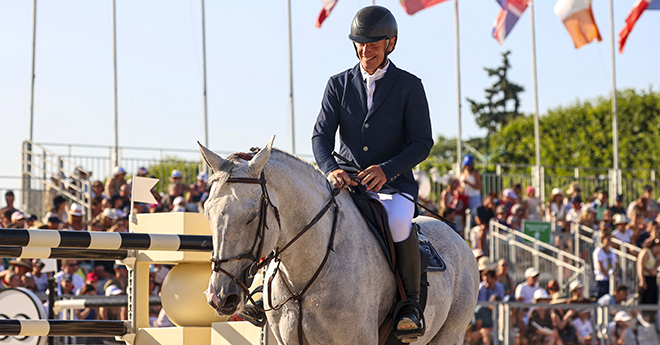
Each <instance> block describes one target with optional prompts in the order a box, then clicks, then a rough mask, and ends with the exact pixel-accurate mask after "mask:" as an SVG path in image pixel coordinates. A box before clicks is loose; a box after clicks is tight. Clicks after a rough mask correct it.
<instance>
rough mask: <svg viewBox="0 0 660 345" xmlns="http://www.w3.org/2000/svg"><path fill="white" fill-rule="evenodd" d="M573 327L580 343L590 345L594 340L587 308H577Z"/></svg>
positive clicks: (589, 313)
mask: <svg viewBox="0 0 660 345" xmlns="http://www.w3.org/2000/svg"><path fill="white" fill-rule="evenodd" d="M577 316H578V317H577V318H576V319H575V320H573V327H575V330H576V331H577V336H578V341H579V344H580V345H591V344H592V343H593V340H594V327H593V325H592V324H591V312H590V310H589V309H588V308H582V309H578V311H577Z"/></svg>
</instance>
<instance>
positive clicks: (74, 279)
mask: <svg viewBox="0 0 660 345" xmlns="http://www.w3.org/2000/svg"><path fill="white" fill-rule="evenodd" d="M79 266H80V265H79V263H78V260H67V259H64V260H62V269H61V270H60V271H59V272H57V273H56V274H55V276H54V278H55V280H56V281H57V284H58V286H60V287H61V286H62V278H63V277H64V276H69V277H71V283H72V287H71V291H73V293H72V294H75V295H79V294H80V290H81V289H82V288H83V286H85V280H84V279H83V278H82V277H81V276H79V275H78V274H76V272H77V271H78V268H79ZM62 293H63V292H62V291H59V294H60V295H61V294H62Z"/></svg>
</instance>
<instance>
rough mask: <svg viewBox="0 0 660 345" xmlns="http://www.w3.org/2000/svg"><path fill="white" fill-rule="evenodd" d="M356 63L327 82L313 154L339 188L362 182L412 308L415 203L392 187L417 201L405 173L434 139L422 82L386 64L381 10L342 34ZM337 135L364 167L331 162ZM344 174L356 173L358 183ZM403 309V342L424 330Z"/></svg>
mask: <svg viewBox="0 0 660 345" xmlns="http://www.w3.org/2000/svg"><path fill="white" fill-rule="evenodd" d="M348 37H349V38H350V39H351V41H352V42H353V46H354V47H355V53H356V54H357V57H358V59H359V60H360V61H359V63H358V64H357V65H356V66H355V67H353V68H351V69H348V70H346V71H344V72H341V73H339V74H336V75H334V76H332V77H330V80H329V81H328V84H327V86H326V89H325V94H324V95H323V100H322V102H321V111H320V113H319V115H318V118H317V120H316V124H315V126H314V134H313V136H312V148H313V150H314V157H315V159H316V162H317V163H318V165H319V168H321V170H322V171H323V172H325V173H326V176H327V178H328V180H329V181H330V182H331V183H333V184H334V186H335V187H338V188H342V187H343V188H346V187H347V186H356V185H357V184H358V183H361V184H362V185H363V186H365V188H366V190H367V191H369V194H370V196H371V197H372V198H374V199H377V200H380V202H381V203H382V204H383V207H384V208H385V210H386V211H387V217H388V223H389V228H390V231H391V234H392V239H393V240H394V242H395V243H394V247H395V254H396V258H397V268H398V271H399V272H400V275H401V279H402V281H403V285H404V289H405V291H406V295H407V297H408V299H409V300H412V301H415V302H418V301H419V292H420V252H419V246H418V240H417V233H416V231H412V218H413V215H414V213H415V204H414V203H412V202H411V201H409V200H407V199H406V198H405V197H404V196H402V195H400V194H397V193H395V191H393V190H388V189H385V188H383V185H384V184H388V185H389V186H391V187H392V188H393V189H396V190H398V191H400V192H402V193H405V194H407V195H408V196H409V197H411V199H416V198H417V193H418V186H417V183H416V182H415V179H414V177H413V173H412V168H413V167H415V166H416V165H417V164H419V163H420V162H422V161H423V160H424V159H426V157H427V156H428V154H429V152H430V150H431V147H432V146H433V139H432V135H431V120H430V117H429V107H428V102H427V100H426V94H425V93H424V87H423V86H422V82H421V80H420V79H419V78H417V77H416V76H414V75H412V74H410V73H408V72H406V71H404V70H402V69H399V68H397V67H396V66H395V65H394V64H393V63H392V62H391V61H390V60H389V59H388V55H389V54H390V53H392V51H393V50H394V47H395V46H396V42H397V24H396V20H395V19H394V16H393V15H392V13H391V12H390V11H389V10H388V9H386V8H384V7H381V6H367V7H365V8H363V9H361V10H359V11H358V12H357V14H356V15H355V18H354V19H353V23H352V25H351V33H350V35H349V36H348ZM337 129H339V134H340V151H339V153H340V155H342V156H344V157H346V158H348V159H349V160H351V161H353V162H354V163H356V164H357V166H360V167H363V168H365V167H366V169H364V170H362V171H359V172H357V171H355V169H353V168H351V167H350V166H348V165H346V164H345V163H344V162H339V163H338V162H337V161H335V159H334V157H333V156H332V151H333V149H334V146H335V134H336V132H337ZM350 173H358V174H357V178H355V177H353V178H352V177H351V175H350ZM413 305H414V304H407V307H406V309H404V310H402V312H401V313H399V315H400V317H399V319H398V320H395V325H396V328H395V330H396V331H397V332H398V333H399V334H405V335H406V337H417V336H420V335H421V334H420V333H422V332H423V328H422V324H421V315H420V313H421V311H420V310H417V308H416V307H414V306H413Z"/></svg>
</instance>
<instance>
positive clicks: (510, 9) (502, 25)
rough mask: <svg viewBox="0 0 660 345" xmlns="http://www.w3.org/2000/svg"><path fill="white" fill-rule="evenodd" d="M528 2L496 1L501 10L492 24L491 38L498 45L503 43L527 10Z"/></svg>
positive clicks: (516, 0)
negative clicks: (493, 38)
mask: <svg viewBox="0 0 660 345" xmlns="http://www.w3.org/2000/svg"><path fill="white" fill-rule="evenodd" d="M528 1H529V0H497V3H499V4H500V6H501V7H502V9H500V13H498V14H497V18H495V23H493V37H495V39H496V40H497V42H499V43H500V44H502V43H504V39H505V38H506V36H507V35H509V33H510V32H511V30H513V26H514V25H516V22H517V21H518V18H520V16H522V14H523V12H525V9H526V8H527V3H528Z"/></svg>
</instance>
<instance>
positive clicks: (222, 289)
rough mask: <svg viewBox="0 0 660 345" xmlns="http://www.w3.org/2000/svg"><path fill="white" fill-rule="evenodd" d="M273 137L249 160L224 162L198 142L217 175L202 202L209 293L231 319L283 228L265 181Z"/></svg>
mask: <svg viewBox="0 0 660 345" xmlns="http://www.w3.org/2000/svg"><path fill="white" fill-rule="evenodd" d="M274 139H275V137H274V136H273V137H272V138H271V139H270V141H269V142H268V144H267V145H266V146H265V147H264V148H263V149H261V150H260V151H259V152H258V153H257V154H255V155H254V156H253V157H252V158H251V159H249V157H246V156H241V155H232V156H230V157H228V158H227V159H224V158H222V157H220V156H219V155H217V154H215V153H213V152H211V151H210V150H208V149H207V148H206V147H204V146H202V145H201V144H199V146H200V150H201V152H202V155H203V156H204V159H205V160H206V163H207V164H208V165H209V166H210V167H211V168H213V171H214V174H213V175H212V176H211V178H210V179H209V182H210V183H211V190H210V193H209V198H208V200H207V201H206V202H205V203H204V215H205V216H206V218H207V220H208V221H209V224H210V226H211V232H212V234H213V253H212V254H211V261H212V262H213V273H212V274H211V278H210V280H209V286H208V289H207V290H206V292H205V294H206V297H207V300H208V303H209V304H210V305H211V306H212V307H213V308H214V309H215V310H216V311H217V312H218V313H219V314H221V315H231V314H233V313H235V312H236V311H238V310H241V309H242V308H243V307H244V306H245V303H246V300H247V298H248V294H249V292H248V291H247V287H249V285H250V283H251V280H252V279H251V276H253V275H254V274H255V273H256V264H257V263H258V261H259V259H261V257H262V256H263V255H264V254H267V253H269V252H270V251H272V250H273V249H274V248H275V244H276V241H277V235H275V232H276V231H278V230H279V229H278V225H277V224H278V222H279V219H278V218H276V211H275V212H273V209H274V208H275V206H274V204H273V201H275V202H276V200H275V199H273V200H272V201H271V197H270V196H268V194H267V189H266V180H265V179H264V178H263V176H264V174H263V171H264V167H265V166H266V162H268V159H269V158H270V155H271V150H272V145H273V140H274ZM247 159H249V160H247ZM264 202H266V203H264ZM266 228H269V229H270V230H268V231H266V230H265V229H266Z"/></svg>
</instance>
